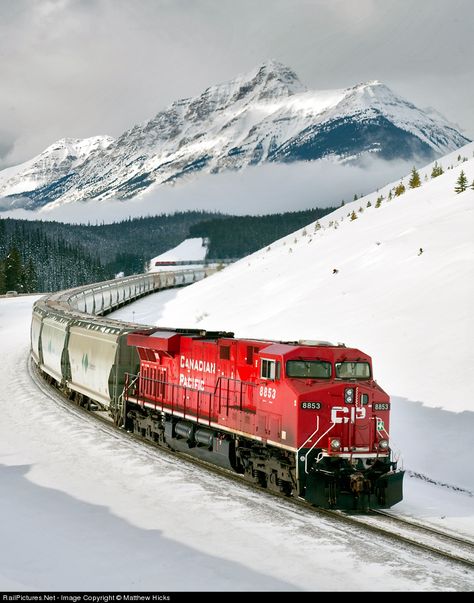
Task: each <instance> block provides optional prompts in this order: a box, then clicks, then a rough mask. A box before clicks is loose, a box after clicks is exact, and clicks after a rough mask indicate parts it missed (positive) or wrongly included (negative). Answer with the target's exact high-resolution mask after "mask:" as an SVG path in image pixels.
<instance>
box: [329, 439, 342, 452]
mask: <svg viewBox="0 0 474 603" xmlns="http://www.w3.org/2000/svg"><path fill="white" fill-rule="evenodd" d="M330 446H331V450H339V449H340V448H341V440H339V439H338V438H333V439H332V440H331V444H330Z"/></svg>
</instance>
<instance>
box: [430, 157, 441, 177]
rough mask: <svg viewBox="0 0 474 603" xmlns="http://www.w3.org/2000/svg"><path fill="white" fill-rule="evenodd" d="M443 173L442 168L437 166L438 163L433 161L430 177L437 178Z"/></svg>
mask: <svg viewBox="0 0 474 603" xmlns="http://www.w3.org/2000/svg"><path fill="white" fill-rule="evenodd" d="M443 173H444V171H443V166H441V165H438V162H437V161H435V164H434V166H433V169H432V170H431V177H432V178H437V177H438V176H441V174H443Z"/></svg>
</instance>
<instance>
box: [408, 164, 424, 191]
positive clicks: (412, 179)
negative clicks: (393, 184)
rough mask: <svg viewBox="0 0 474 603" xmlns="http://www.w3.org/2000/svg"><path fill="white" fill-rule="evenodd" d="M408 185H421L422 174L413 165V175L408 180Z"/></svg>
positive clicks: (416, 186)
mask: <svg viewBox="0 0 474 603" xmlns="http://www.w3.org/2000/svg"><path fill="white" fill-rule="evenodd" d="M408 186H409V187H410V188H418V187H419V186H421V180H420V174H419V173H418V172H417V171H416V168H415V166H413V169H412V171H411V177H410V180H409V182H408Z"/></svg>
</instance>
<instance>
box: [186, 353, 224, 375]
mask: <svg viewBox="0 0 474 603" xmlns="http://www.w3.org/2000/svg"><path fill="white" fill-rule="evenodd" d="M180 366H181V368H187V369H188V370H191V371H199V372H201V373H215V372H216V363H215V362H206V361H205V360H195V359H194V358H186V356H181V359H180Z"/></svg>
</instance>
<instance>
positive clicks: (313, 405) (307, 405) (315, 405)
mask: <svg viewBox="0 0 474 603" xmlns="http://www.w3.org/2000/svg"><path fill="white" fill-rule="evenodd" d="M322 406H323V405H322V404H321V402H301V408H302V409H303V410H321V408H322Z"/></svg>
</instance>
